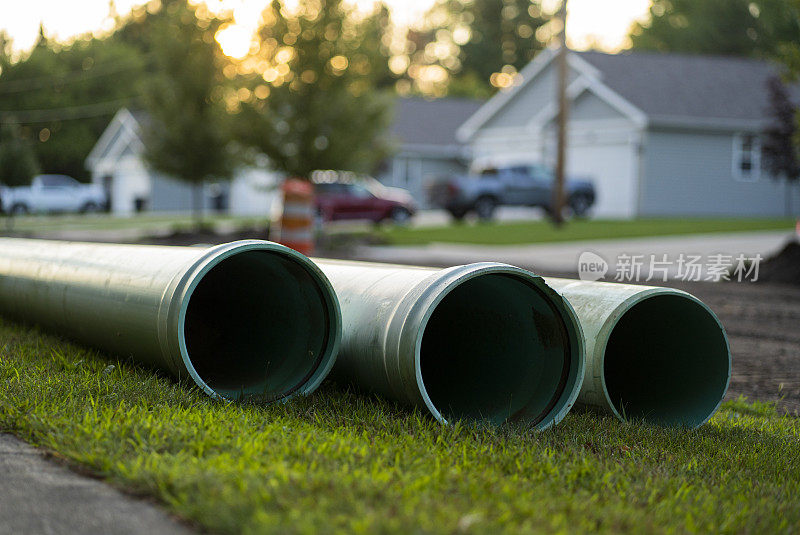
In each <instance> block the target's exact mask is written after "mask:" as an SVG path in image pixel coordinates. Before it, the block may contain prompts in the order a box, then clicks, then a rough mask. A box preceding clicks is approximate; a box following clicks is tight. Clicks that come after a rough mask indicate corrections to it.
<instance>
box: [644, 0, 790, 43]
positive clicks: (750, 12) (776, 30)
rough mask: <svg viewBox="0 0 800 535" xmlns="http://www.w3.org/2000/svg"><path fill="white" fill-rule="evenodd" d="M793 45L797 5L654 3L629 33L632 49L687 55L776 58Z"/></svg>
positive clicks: (718, 0)
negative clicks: (787, 45)
mask: <svg viewBox="0 0 800 535" xmlns="http://www.w3.org/2000/svg"><path fill="white" fill-rule="evenodd" d="M798 41H800V10H798V5H797V2H796V0H653V4H652V6H651V7H650V17H649V20H647V21H645V22H642V23H635V24H634V26H633V28H632V30H631V42H632V44H633V48H635V49H640V50H657V51H660V52H680V53H689V54H721V55H736V56H753V57H775V56H778V55H780V52H781V48H782V46H784V44H785V43H796V42H798Z"/></svg>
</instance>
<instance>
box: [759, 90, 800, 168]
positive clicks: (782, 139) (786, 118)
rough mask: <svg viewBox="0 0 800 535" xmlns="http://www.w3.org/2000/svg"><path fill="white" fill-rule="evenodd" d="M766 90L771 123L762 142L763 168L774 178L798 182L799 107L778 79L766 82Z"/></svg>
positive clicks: (799, 163)
mask: <svg viewBox="0 0 800 535" xmlns="http://www.w3.org/2000/svg"><path fill="white" fill-rule="evenodd" d="M766 90H767V91H768V92H769V102H770V107H769V115H770V117H771V122H770V124H769V126H768V127H767V128H766V129H765V130H764V135H763V140H762V143H761V153H762V155H763V158H764V166H765V168H766V169H767V170H768V171H769V172H770V173H771V174H772V175H773V176H775V177H779V178H783V179H785V180H789V181H796V180H798V179H800V154H799V153H798V152H799V151H798V143H800V139H798V129H797V119H798V117H797V106H796V105H795V104H794V103H793V102H792V101H791V99H790V98H789V93H788V91H787V89H786V86H785V85H784V84H783V82H782V81H781V79H780V78H779V77H777V76H775V77H772V78H770V79H769V80H767V87H766Z"/></svg>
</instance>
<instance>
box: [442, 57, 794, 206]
mask: <svg viewBox="0 0 800 535" xmlns="http://www.w3.org/2000/svg"><path fill="white" fill-rule="evenodd" d="M554 57H555V53H554V51H553V50H545V51H543V52H541V53H540V54H539V55H538V56H537V57H536V59H535V60H534V61H533V62H531V63H530V64H529V65H528V66H527V67H525V68H524V69H523V70H522V71H521V72H520V77H519V80H518V82H517V83H516V84H515V85H513V86H512V87H511V88H509V89H508V90H505V91H501V92H500V93H498V94H497V95H495V96H494V97H493V98H492V99H490V100H489V101H488V102H486V104H485V105H484V106H482V107H481V108H480V109H479V110H478V111H477V112H476V113H475V114H474V115H472V116H471V117H470V118H469V119H468V120H467V121H466V122H465V123H464V124H463V125H461V127H460V128H459V129H458V133H457V137H458V140H459V141H460V142H462V143H465V144H466V145H467V146H468V147H469V150H470V152H471V155H472V158H473V164H474V165H476V166H484V165H501V164H504V163H512V162H520V161H538V162H545V163H548V164H551V165H552V163H553V162H554V160H555V119H556V115H557V109H556V105H555V103H556V98H555V88H556V79H555V74H556V69H555V67H556V65H555V62H554V61H553V58H554ZM568 65H569V78H568V98H569V99H570V116H569V126H568V128H569V130H568V142H569V144H568V153H567V172H568V173H570V174H572V175H583V176H586V177H589V178H591V179H592V180H593V181H594V183H595V187H596V189H597V193H598V198H597V204H596V208H595V214H596V215H597V216H601V217H623V218H626V217H637V216H643V217H646V216H780V215H784V214H785V213H786V207H787V202H786V199H787V196H789V195H791V200H792V203H791V205H792V206H793V211H794V213H795V214H798V213H800V188H798V187H797V186H794V188H791V189H790V188H789V186H788V185H787V184H785V183H783V182H781V181H779V180H774V179H773V178H772V177H770V176H768V174H767V173H766V172H765V171H764V170H763V169H762V166H761V150H760V140H759V138H760V132H762V131H763V129H764V127H765V126H766V125H767V124H768V117H767V109H768V99H767V93H766V81H767V79H768V78H769V77H770V76H772V75H774V74H775V73H776V72H777V71H776V69H775V68H774V67H773V66H772V65H770V64H769V63H766V62H763V61H757V60H750V59H740V58H727V57H708V56H685V55H664V54H650V53H623V54H616V55H610V54H602V53H599V52H571V53H570V55H569V58H568Z"/></svg>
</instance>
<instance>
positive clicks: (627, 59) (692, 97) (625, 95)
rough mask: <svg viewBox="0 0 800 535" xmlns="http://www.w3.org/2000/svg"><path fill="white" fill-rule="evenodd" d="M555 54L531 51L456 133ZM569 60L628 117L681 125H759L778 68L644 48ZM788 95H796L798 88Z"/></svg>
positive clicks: (493, 108)
mask: <svg viewBox="0 0 800 535" xmlns="http://www.w3.org/2000/svg"><path fill="white" fill-rule="evenodd" d="M555 56H556V54H555V50H554V49H546V50H544V51H543V52H541V53H540V54H539V55H537V57H536V58H534V60H533V61H532V62H531V63H529V64H528V65H527V66H526V67H525V68H524V69H523V70H522V71H520V74H521V80H522V82H521V83H520V84H518V85H515V86H513V87H511V88H510V89H509V90H506V91H501V92H499V93H497V94H496V95H495V96H494V97H492V98H491V99H490V100H489V101H488V102H487V103H486V105H485V106H483V107H482V108H481V109H480V110H479V111H478V112H476V113H475V114H474V115H473V116H472V117H470V118H469V119H468V120H467V121H465V123H464V124H463V125H462V126H461V127H460V128H459V129H458V137H459V139H461V140H464V141H466V140H467V139H469V138H470V137H471V136H472V135H473V134H474V133H475V132H476V131H477V130H478V129H479V128H481V127H482V126H483V125H484V124H485V123H486V122H487V121H488V120H489V119H490V118H491V117H492V116H493V115H495V114H496V113H498V112H499V111H500V110H501V109H503V107H504V106H505V105H506V104H507V103H508V102H509V101H511V100H512V99H513V98H515V96H516V95H517V94H519V93H520V91H521V90H522V89H523V88H524V87H525V86H526V85H527V84H529V83H530V82H531V80H533V79H535V78H536V77H537V76H538V75H539V74H540V73H541V72H543V71H544V70H545V68H546V67H547V66H548V65H549V64H550V62H551V61H552V60H553V58H554V57H555ZM569 65H570V67H571V68H572V69H574V70H576V71H578V73H579V74H580V75H582V76H580V77H579V81H581V82H583V87H584V88H587V89H589V90H591V91H593V92H595V93H596V94H598V96H600V97H601V98H603V99H604V100H606V101H608V102H609V103H610V104H612V105H614V106H615V107H617V108H618V109H620V110H623V111H624V112H625V114H626V115H628V116H629V117H631V118H634V119H637V120H638V119H642V120H644V121H645V122H646V123H649V124H664V125H674V126H683V127H721V128H753V129H757V128H761V127H762V126H763V125H764V123H765V121H766V120H767V109H768V106H769V102H768V96H767V90H766V83H767V80H768V79H769V78H770V77H771V76H774V75H777V74H779V72H780V70H779V67H778V66H776V65H775V64H772V63H769V62H767V61H763V60H757V59H748V58H737V57H725V56H699V55H685V54H660V53H650V52H623V53H619V54H605V53H602V52H570V57H569ZM579 85H581V84H579ZM578 89H581V88H580V87H579V88H578ZM790 93H791V94H793V95H794V96H795V97H800V88H798V87H797V86H793V87H791V88H790ZM573 96H575V95H573ZM798 100H800V98H798ZM641 124H644V123H641Z"/></svg>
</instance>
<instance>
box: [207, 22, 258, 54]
mask: <svg viewBox="0 0 800 535" xmlns="http://www.w3.org/2000/svg"><path fill="white" fill-rule="evenodd" d="M252 35H253V33H252V29H250V28H247V27H245V26H243V25H240V24H229V25H227V26H225V27H224V28H222V29H220V30H219V31H218V32H217V34H216V36H215V37H216V39H217V42H218V43H219V46H220V47H221V48H222V52H223V53H224V54H225V55H226V56H229V57H231V58H236V59H242V58H243V57H245V56H246V55H247V53H248V52H249V51H250V42H251V38H252Z"/></svg>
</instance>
